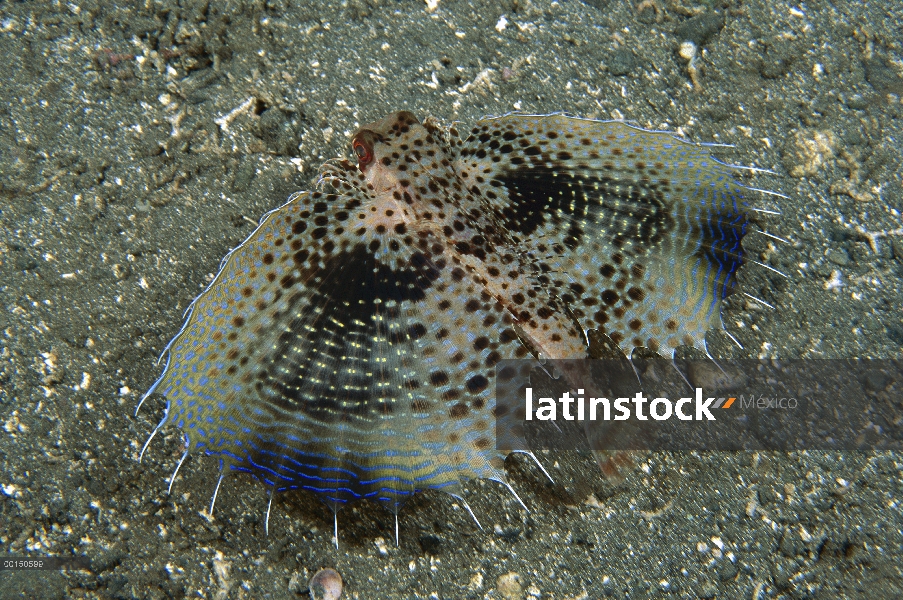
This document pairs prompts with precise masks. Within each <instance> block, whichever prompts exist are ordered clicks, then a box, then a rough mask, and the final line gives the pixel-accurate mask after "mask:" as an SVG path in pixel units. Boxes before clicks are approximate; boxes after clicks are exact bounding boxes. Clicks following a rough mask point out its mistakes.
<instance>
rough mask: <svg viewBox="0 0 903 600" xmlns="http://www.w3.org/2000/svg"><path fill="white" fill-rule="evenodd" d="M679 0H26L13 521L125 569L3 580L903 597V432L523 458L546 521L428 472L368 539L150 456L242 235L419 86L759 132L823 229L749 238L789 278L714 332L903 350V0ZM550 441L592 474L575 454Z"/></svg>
mask: <svg viewBox="0 0 903 600" xmlns="http://www.w3.org/2000/svg"><path fill="white" fill-rule="evenodd" d="M656 3H657V8H653V7H652V6H651V5H650V6H649V7H647V8H646V9H645V10H642V11H640V12H638V11H637V10H636V9H635V5H634V4H633V3H632V2H627V1H626V0H610V1H608V0H592V1H587V2H585V3H580V2H561V3H557V2H556V3H551V4H549V3H547V2H531V1H530V0H526V1H524V2H521V1H514V2H509V1H502V2H487V3H481V4H478V3H468V2H463V1H458V2H455V1H450V0H442V1H441V2H439V3H438V8H437V9H436V10H435V11H434V12H432V13H430V12H429V11H428V8H427V5H426V4H424V3H423V2H417V1H414V0H409V1H403V2H395V1H385V0H383V1H380V0H371V1H362V0H352V1H350V2H346V3H343V4H342V5H341V6H340V5H339V4H338V3H330V4H329V5H326V4H323V5H321V6H315V7H310V6H309V5H308V3H304V2H295V3H292V5H291V6H288V5H287V4H288V3H285V2H280V1H274V2H263V1H260V2H247V3H240V2H228V3H209V4H208V3H206V2H185V3H184V6H179V5H177V4H176V3H170V2H169V1H168V0H165V1H163V2H154V1H148V2H146V3H140V6H136V7H122V8H114V7H112V6H110V5H109V4H108V3H97V4H92V3H83V4H81V5H79V6H76V4H75V3H70V4H58V5H54V6H45V5H43V4H40V5H38V4H30V3H6V4H4V5H3V6H2V7H0V77H2V82H3V83H2V85H0V97H2V104H0V136H2V140H0V222H2V228H0V297H2V302H3V308H4V309H5V310H4V311H2V316H0V329H2V330H3V335H2V337H0V340H2V341H0V357H2V362H0V415H2V420H3V423H4V431H3V432H2V433H0V436H2V437H0V465H2V471H0V484H2V487H0V492H2V494H0V543H2V546H3V550H4V551H5V552H6V553H8V554H12V555H29V556H43V555H46V554H48V553H49V554H53V555H71V554H73V553H74V554H79V555H87V556H88V557H90V559H91V561H92V569H93V572H91V573H89V572H86V571H62V572H59V571H55V572H30V573H26V572H13V571H3V572H0V596H2V597H4V598H16V597H22V596H24V597H28V598H79V597H90V598H132V597H139V598H144V597H147V598H170V597H172V598H221V599H222V598H298V597H303V594H302V592H305V590H306V587H307V580H308V579H309V577H310V576H311V575H312V574H313V573H314V572H316V571H317V570H318V569H320V568H321V567H332V568H335V569H336V570H337V571H339V572H340V573H341V575H342V577H343V579H344V580H345V589H346V594H347V597H351V598H415V597H416V598H484V597H485V598H523V597H525V596H526V597H528V598H543V599H551V598H556V599H566V598H570V599H577V598H603V597H612V598H647V597H656V598H659V597H660V598H668V597H675V598H695V597H704V598H714V597H718V598H753V599H754V600H756V599H759V598H761V599H764V598H788V599H789V598H863V597H868V598H870V599H872V600H877V599H880V598H895V597H900V596H901V595H903V575H901V567H900V565H901V564H903V553H901V540H903V535H901V527H903V518H901V510H903V498H901V495H903V482H901V469H903V467H901V457H900V455H899V454H898V453H879V454H864V453H849V454H838V453H833V454H832V453H823V452H820V453H819V452H797V453H792V454H778V453H756V454H754V453H734V454H729V453H710V454H690V453H686V454H680V453H673V454H670V453H658V454H652V455H647V456H644V457H641V458H640V460H639V461H638V464H637V467H636V468H635V469H633V470H632V471H630V472H629V473H628V476H627V478H626V480H625V481H624V482H623V483H620V484H617V485H615V484H611V483H605V482H602V481H601V480H600V481H598V482H596V483H593V484H592V485H593V486H594V487H593V489H594V490H595V495H594V499H593V500H590V501H589V503H587V502H585V501H583V499H581V498H576V499H575V498H574V497H571V496H568V495H567V494H566V493H565V492H564V491H563V490H562V489H561V488H560V487H553V488H547V487H546V486H545V484H544V481H543V478H542V475H541V474H540V473H539V472H538V470H537V469H536V468H535V467H533V466H532V465H530V464H529V463H527V462H525V461H523V460H522V459H520V458H511V459H509V461H508V465H509V475H510V477H511V480H512V482H513V485H514V487H515V488H516V489H517V490H518V493H519V494H520V496H521V497H522V498H523V499H524V501H525V502H526V503H527V504H528V505H529V506H530V507H531V509H532V513H530V514H529V515H528V514H526V513H525V512H524V511H522V510H521V509H520V508H519V505H518V504H517V502H516V501H515V500H514V498H513V497H511V495H510V494H509V493H508V492H507V491H506V490H504V489H503V487H502V486H500V485H498V484H495V483H491V482H485V481H476V482H471V483H470V484H469V485H468V486H467V491H466V498H467V501H468V502H469V503H470V505H471V506H472V507H473V509H474V512H475V513H476V515H477V516H478V517H479V519H480V521H481V522H482V523H483V525H484V527H485V531H480V530H478V529H477V528H476V527H475V525H474V524H473V522H472V521H471V519H470V517H469V516H468V515H467V513H466V512H465V511H464V510H463V508H462V507H460V506H458V504H457V503H456V502H455V501H454V500H453V499H452V498H451V497H449V496H447V495H444V494H442V493H428V494H423V495H420V496H418V497H416V498H415V499H414V500H413V501H411V502H410V503H409V505H408V506H407V507H406V508H405V509H404V510H403V511H402V513H401V545H400V547H398V548H396V547H395V545H394V540H393V537H394V531H393V521H392V517H391V515H390V514H388V513H386V512H385V511H383V510H382V509H379V508H378V507H375V506H373V505H371V504H369V503H360V504H357V505H354V506H353V507H351V508H350V509H347V510H345V511H343V512H341V513H340V515H339V518H340V520H339V525H340V538H341V549H340V550H339V551H336V550H335V548H334V547H333V546H332V542H331V537H332V513H331V512H330V511H329V509H328V508H327V507H325V506H324V505H322V504H320V503H319V502H318V501H317V500H316V498H314V497H313V496H312V495H308V494H303V493H289V494H285V495H282V496H278V497H277V499H276V500H275V502H274V506H273V514H272V517H271V520H270V533H269V536H266V535H264V531H263V517H264V512H265V510H266V502H267V498H266V493H265V490H264V488H263V487H262V486H261V485H259V484H256V483H255V482H253V481H251V480H250V479H249V478H247V477H243V476H235V477H231V478H229V479H227V480H226V481H225V482H224V484H223V487H222V489H221V490H220V492H219V498H218V500H217V506H216V517H215V519H213V520H210V519H209V518H207V517H205V516H204V515H202V514H201V513H202V512H204V511H206V508H207V506H208V503H209V498H210V494H211V493H212V491H213V488H214V485H215V483H216V473H217V465H216V461H214V460H212V459H207V460H205V459H203V458H200V457H197V456H193V457H191V458H189V459H188V460H187V461H186V463H185V464H184V465H183V466H182V469H181V471H180V474H179V478H178V479H177V480H176V482H175V486H174V488H173V494H172V495H171V496H167V495H166V485H167V478H168V477H169V475H170V473H171V472H172V470H173V468H174V467H175V464H176V462H177V460H178V457H179V456H180V454H181V452H180V449H179V446H180V443H181V436H180V434H179V432H178V430H176V429H174V428H172V429H167V430H165V431H164V432H161V435H159V436H158V438H157V439H156V440H155V441H154V444H153V445H152V446H151V448H150V449H149V451H148V453H147V455H146V456H145V459H144V462H143V463H142V464H139V463H138V461H137V457H138V451H139V450H140V448H141V445H142V444H143V443H144V441H145V439H146V437H147V435H148V434H149V433H150V431H151V430H152V429H153V427H154V425H155V424H156V423H157V422H158V421H159V419H160V418H161V416H162V412H163V406H164V403H163V400H162V399H161V398H160V397H159V396H155V397H153V398H151V399H150V400H148V402H147V403H146V405H145V407H144V408H143V409H142V412H141V413H140V415H139V416H138V417H137V418H132V417H131V415H132V413H133V412H134V410H135V406H136V404H137V401H138V399H139V397H140V395H141V394H142V393H143V392H144V391H145V390H147V389H148V388H149V387H150V385H151V384H152V383H153V381H154V380H155V379H156V378H157V377H158V376H159V374H160V372H161V367H160V366H159V365H155V363H154V361H155V360H156V358H157V356H158V355H159V354H160V352H161V351H162V349H163V348H164V346H165V345H166V343H167V342H168V341H169V340H170V339H171V337H172V336H173V335H175V334H176V332H177V331H178V330H179V328H180V327H181V324H182V313H183V311H184V310H185V308H186V307H187V306H188V304H189V303H190V302H191V300H192V299H193V298H194V297H195V296H196V295H197V294H198V293H199V292H200V291H201V290H202V289H203V287H204V286H206V284H207V283H208V282H209V280H210V278H211V277H212V274H213V273H215V271H216V269H217V267H218V265H219V261H220V259H221V258H222V257H223V256H224V255H225V254H226V253H227V252H228V251H229V249H231V248H232V247H234V246H236V245H237V244H238V243H239V242H241V240H242V239H244V237H245V236H247V235H248V233H250V231H251V230H252V227H253V226H252V223H253V222H256V221H257V219H258V218H259V217H260V215H262V214H263V213H264V212H266V211H267V210H270V209H272V208H274V207H276V206H278V205H280V204H282V203H283V202H284V201H285V199H286V198H287V197H288V195H289V194H290V193H292V192H293V191H296V190H299V189H310V188H311V186H312V183H311V181H312V180H313V179H315V177H316V174H317V169H318V167H319V165H320V164H321V162H322V161H323V160H325V159H328V158H331V157H334V156H339V155H349V151H348V148H347V145H348V136H349V135H350V134H351V133H352V132H353V131H354V130H355V129H356V128H357V127H358V126H359V125H360V124H362V123H367V122H369V121H372V120H375V119H377V118H380V117H383V116H385V115H386V114H387V113H389V112H391V111H395V110H400V109H406V110H410V111H412V112H414V113H415V114H417V115H418V116H420V117H421V118H422V117H425V116H426V115H428V114H432V115H435V116H437V117H440V118H442V119H445V120H447V121H452V120H461V121H464V122H467V123H469V122H472V121H474V120H476V119H478V118H480V117H482V116H484V115H488V114H502V113H506V112H510V111H513V110H521V111H523V112H529V113H548V112H555V111H566V112H568V113H572V114H575V115H580V116H587V117H595V118H600V119H609V118H624V119H629V120H632V121H634V122H636V123H637V124H638V125H640V126H643V127H649V128H656V129H670V130H673V131H679V132H681V133H682V134H683V135H685V136H686V137H688V138H689V139H691V140H693V141H714V142H724V143H731V144H734V145H735V146H736V147H735V148H734V149H727V148H725V149H718V151H717V155H718V156H719V157H720V158H722V159H723V160H726V161H729V162H734V163H741V164H746V165H752V166H757V167H762V168H766V169H772V170H774V171H776V172H777V173H778V174H779V175H777V176H769V175H758V176H755V177H752V178H751V179H750V180H749V183H750V184H751V185H755V186H757V187H762V188H767V189H773V190H780V191H781V192H782V193H784V194H786V195H788V196H789V197H790V199H789V200H781V199H779V198H774V197H767V196H762V198H761V205H762V206H764V207H770V208H774V207H779V208H780V210H781V211H782V213H783V215H782V216H781V217H780V218H775V219H773V220H769V222H768V223H767V227H768V230H769V231H771V232H772V233H775V234H777V235H780V236H782V237H785V238H788V239H790V240H792V244H791V245H789V246H785V245H781V244H772V243H769V240H768V239H767V238H763V237H761V236H756V235H750V236H749V237H748V242H747V247H748V248H750V249H751V256H753V258H756V259H757V260H762V261H763V262H767V263H768V264H770V265H772V266H774V267H775V268H778V269H781V270H782V271H784V272H786V273H787V274H789V275H790V279H789V280H785V279H783V278H782V277H780V276H778V275H776V274H774V273H772V272H769V271H767V270H765V269H762V268H756V267H749V268H745V269H744V271H743V273H742V279H743V282H744V290H745V291H747V292H748V293H750V294H752V295H755V296H757V297H760V298H762V299H764V300H766V301H767V302H768V303H770V304H772V305H773V306H774V307H775V308H776V310H768V309H764V308H763V307H761V306H759V305H757V304H756V303H755V302H752V301H749V300H748V299H744V297H743V296H739V295H738V296H735V297H733V298H731V299H730V300H729V301H728V302H727V306H726V310H725V318H724V321H725V324H726V325H727V328H728V329H729V330H730V331H731V332H732V333H733V334H734V335H735V336H736V337H737V338H738V339H739V340H740V341H741V342H742V344H743V345H744V347H745V350H743V351H741V350H738V349H737V348H736V347H735V346H734V345H733V344H732V343H731V342H730V341H729V340H728V339H727V338H726V336H724V335H723V334H720V333H718V332H712V333H711V334H710V335H709V338H708V339H709V346H710V349H711V351H712V353H713V354H714V355H715V356H719V357H722V358H729V357H734V356H759V355H764V356H770V357H771V356H773V357H784V358H797V357H802V358H806V357H814V358H824V357H846V356H860V357H885V358H887V357H896V356H899V355H900V353H901V346H903V323H901V317H900V312H899V311H900V307H901V306H903V236H901V233H903V232H901V231H900V230H899V228H900V227H901V223H900V221H901V219H900V210H901V209H903V201H901V170H900V164H901V148H903V143H901V140H903V134H901V118H900V114H901V109H903V106H901V102H900V97H901V95H903V77H901V75H903V48H901V45H900V26H899V24H900V23H901V22H903V5H901V4H900V3H898V2H867V3H866V2H841V1H838V2H829V1H826V0H811V1H809V2H806V3H804V4H786V3H784V2H772V3H762V2H741V1H739V0H738V1H730V2H728V1H725V2H717V1H700V2H698V3H696V4H694V3H693V2H692V0H691V1H688V2H686V3H683V2H680V1H679V0H656ZM644 4H645V3H644ZM296 5H300V6H301V7H300V8H299V7H298V6H296ZM702 10H707V12H705V13H704V14H701V15H700V16H698V17H695V18H693V17H691V15H692V14H693V13H694V12H697V11H702ZM502 16H504V18H505V20H506V21H507V25H506V26H504V27H503V25H502V21H501V17H502ZM686 39H693V40H696V41H697V43H698V45H699V48H700V49H699V54H698V57H697V59H696V62H695V63H694V66H696V68H697V80H698V84H699V87H698V89H694V87H693V83H692V81H691V78H690V76H689V73H688V71H687V63H686V61H685V60H684V59H683V58H682V57H681V56H680V55H679V54H678V47H679V45H680V43H681V41H683V40H686ZM246 102H247V103H248V104H247V108H246V109H245V110H243V111H241V112H240V113H237V114H236V115H235V117H234V119H232V120H231V122H229V123H228V127H227V128H226V127H223V126H222V125H221V123H225V121H220V124H218V123H217V120H218V119H221V118H222V117H223V116H224V115H228V114H230V113H231V112H232V111H233V110H235V109H236V108H237V107H240V106H242V105H243V104H244V103H246ZM299 146H300V147H299ZM880 232H887V235H886V236H885V237H881V236H880V235H878V236H876V235H874V234H876V233H879V234H880ZM872 242H874V243H872ZM540 458H541V460H543V462H544V464H546V465H547V467H548V468H549V469H550V471H551V472H552V473H553V475H555V474H556V473H560V475H559V480H560V483H561V484H562V486H563V487H567V484H568V483H569V481H568V478H569V477H573V475H572V472H571V471H567V470H566V469H565V468H564V466H565V465H566V464H567V463H568V458H567V457H563V456H556V455H546V456H541V457H540ZM556 461H558V464H559V465H560V466H561V468H559V469H556V466H555V465H556ZM581 476H582V477H585V478H587V479H588V480H590V479H593V478H598V475H597V473H596V472H594V471H593V470H592V468H587V469H585V470H584V471H583V475H581ZM512 574H516V575H512Z"/></svg>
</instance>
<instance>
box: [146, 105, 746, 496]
mask: <svg viewBox="0 0 903 600" xmlns="http://www.w3.org/2000/svg"><path fill="white" fill-rule="evenodd" d="M352 148H353V150H354V153H355V155H356V158H357V162H356V163H354V162H351V161H347V160H335V161H331V162H329V163H327V164H326V165H324V167H323V171H322V174H321V178H320V181H319V183H318V186H317V189H316V190H315V191H310V192H300V193H297V194H295V195H293V196H292V197H291V198H290V199H289V201H288V202H287V203H286V204H284V205H282V206H281V207H279V208H277V209H275V210H273V211H271V212H270V213H268V214H267V215H265V216H264V217H263V219H262V220H261V222H260V225H259V226H258V228H257V229H256V230H255V231H254V232H253V233H252V234H251V235H250V236H249V237H248V239H246V240H245V241H244V242H243V243H242V244H241V245H240V246H238V247H237V248H236V249H234V250H233V251H232V252H231V253H230V254H229V255H228V256H227V257H226V258H225V259H224V261H223V265H222V268H221V270H220V272H219V274H218V275H217V276H216V278H215V279H214V281H213V282H212V283H211V284H210V286H209V287H208V288H207V289H206V291H204V292H203V294H201V296H199V297H198V298H197V299H196V300H195V302H194V303H193V305H192V307H191V310H190V315H189V316H188V318H187V322H186V323H185V325H184V327H183V328H182V330H181V331H180V332H179V334H178V335H177V336H176V337H175V339H173V341H172V342H171V343H170V344H169V346H168V348H167V363H166V368H165V370H164V372H163V374H162V376H161V377H160V379H159V380H158V381H157V382H156V383H155V384H154V386H153V388H152V389H151V390H150V391H149V392H148V394H147V395H145V398H146V397H147V396H148V395H150V394H151V393H153V392H159V393H160V394H162V395H163V396H165V398H166V402H167V408H166V414H165V416H164V418H163V420H162V422H161V423H160V425H159V426H158V428H157V429H160V428H161V427H163V426H166V425H175V426H176V427H178V428H180V429H181V430H182V431H183V432H184V434H185V438H186V442H187V451H186V454H187V453H189V452H193V451H203V452H204V453H206V454H209V455H216V456H218V457H219V458H220V461H221V463H220V464H221V466H222V468H223V472H224V473H225V472H226V471H227V470H236V471H244V472H248V473H251V474H252V475H254V476H255V477H257V478H258V479H260V480H261V481H263V482H264V484H265V485H266V486H268V488H269V489H270V491H271V492H273V491H283V490H289V489H297V488H302V489H307V490H310V491H312V492H314V493H316V494H317V495H318V496H319V497H320V498H321V499H322V500H323V501H324V502H326V503H327V504H328V505H329V506H331V507H332V508H333V509H334V510H338V508H340V507H341V506H342V505H344V504H346V503H348V502H350V501H353V500H356V499H358V498H365V497H366V498H373V499H376V500H378V501H380V503H382V504H383V505H385V506H386V507H387V508H388V509H389V510H391V511H393V512H396V513H397V511H398V509H399V508H400V506H401V505H402V504H403V503H404V502H405V500H407V499H408V498H410V496H411V495H412V494H414V493H417V492H418V491H421V490H426V489H441V490H445V491H447V492H449V493H452V494H458V492H459V491H460V484H461V483H462V482H464V481H466V480H468V479H472V478H489V479H494V480H498V481H504V469H503V465H502V463H503V460H504V457H505V452H504V451H502V450H499V449H498V448H497V444H496V438H495V435H496V434H495V429H494V418H495V416H496V415H495V413H494V411H495V408H496V405H495V399H494V397H493V386H494V377H495V372H494V371H495V370H494V367H495V365H496V364H497V363H498V362H499V361H500V360H503V359H509V358H525V357H530V356H533V357H536V358H553V359H563V358H584V357H586V353H587V347H588V342H587V339H588V338H587V332H588V331H591V330H596V331H597V332H600V333H604V334H606V335H607V336H608V338H609V339H610V340H612V341H613V342H614V343H615V344H616V345H617V346H618V348H620V350H621V351H622V352H623V353H624V354H625V355H628V356H629V354H630V352H632V350H633V349H634V348H638V347H645V348H649V349H651V350H653V351H656V352H659V353H663V354H671V353H673V351H674V349H676V348H677V347H678V346H680V345H689V346H694V347H697V348H703V347H704V343H705V342H704V336H705V333H706V331H707V330H709V329H712V328H720V327H721V302H722V300H723V299H724V298H725V297H726V296H727V295H728V294H729V293H730V292H731V291H732V290H733V288H734V287H735V285H736V275H737V271H738V270H739V268H740V267H741V266H742V264H743V262H744V257H743V248H742V245H741V243H742V240H743V237H744V235H745V233H746V229H747V225H748V222H749V220H750V214H751V213H750V209H749V208H748V207H747V205H746V199H745V193H746V191H747V188H744V187H743V186H742V185H740V184H739V183H738V181H737V179H736V175H737V173H738V169H736V168H734V167H731V166H728V165H725V164H723V163H721V162H718V161H717V160H715V159H713V158H712V157H711V156H710V153H709V148H708V147H706V146H703V145H698V144H692V143H689V142H686V141H684V140H681V139H679V138H676V137H674V136H673V135H671V134H668V133H663V132H654V131H646V130H642V129H639V128H636V127H633V126H631V125H628V124H625V123H623V122H604V121H594V120H588V119H578V118H574V117H569V116H563V115H545V116H528V115H509V116H504V117H499V118H488V119H484V120H482V121H479V122H477V123H476V124H475V125H474V126H473V127H472V128H471V129H468V130H460V129H458V128H457V127H452V128H450V129H445V128H443V127H441V126H440V125H439V124H438V123H437V122H436V121H435V120H433V119H427V120H425V121H424V122H422V123H421V122H420V121H419V120H418V119H417V118H416V117H414V115H412V114H411V113H408V112H398V113H394V114H392V115H389V116H388V117H386V118H385V119H382V120H380V121H377V122H375V123H372V124H369V125H366V126H364V127H362V128H361V129H360V130H359V131H358V132H357V133H356V134H355V136H354V138H353V141H352ZM142 401H143V400H142ZM155 433H156V430H155ZM145 447H146V446H145Z"/></svg>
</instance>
